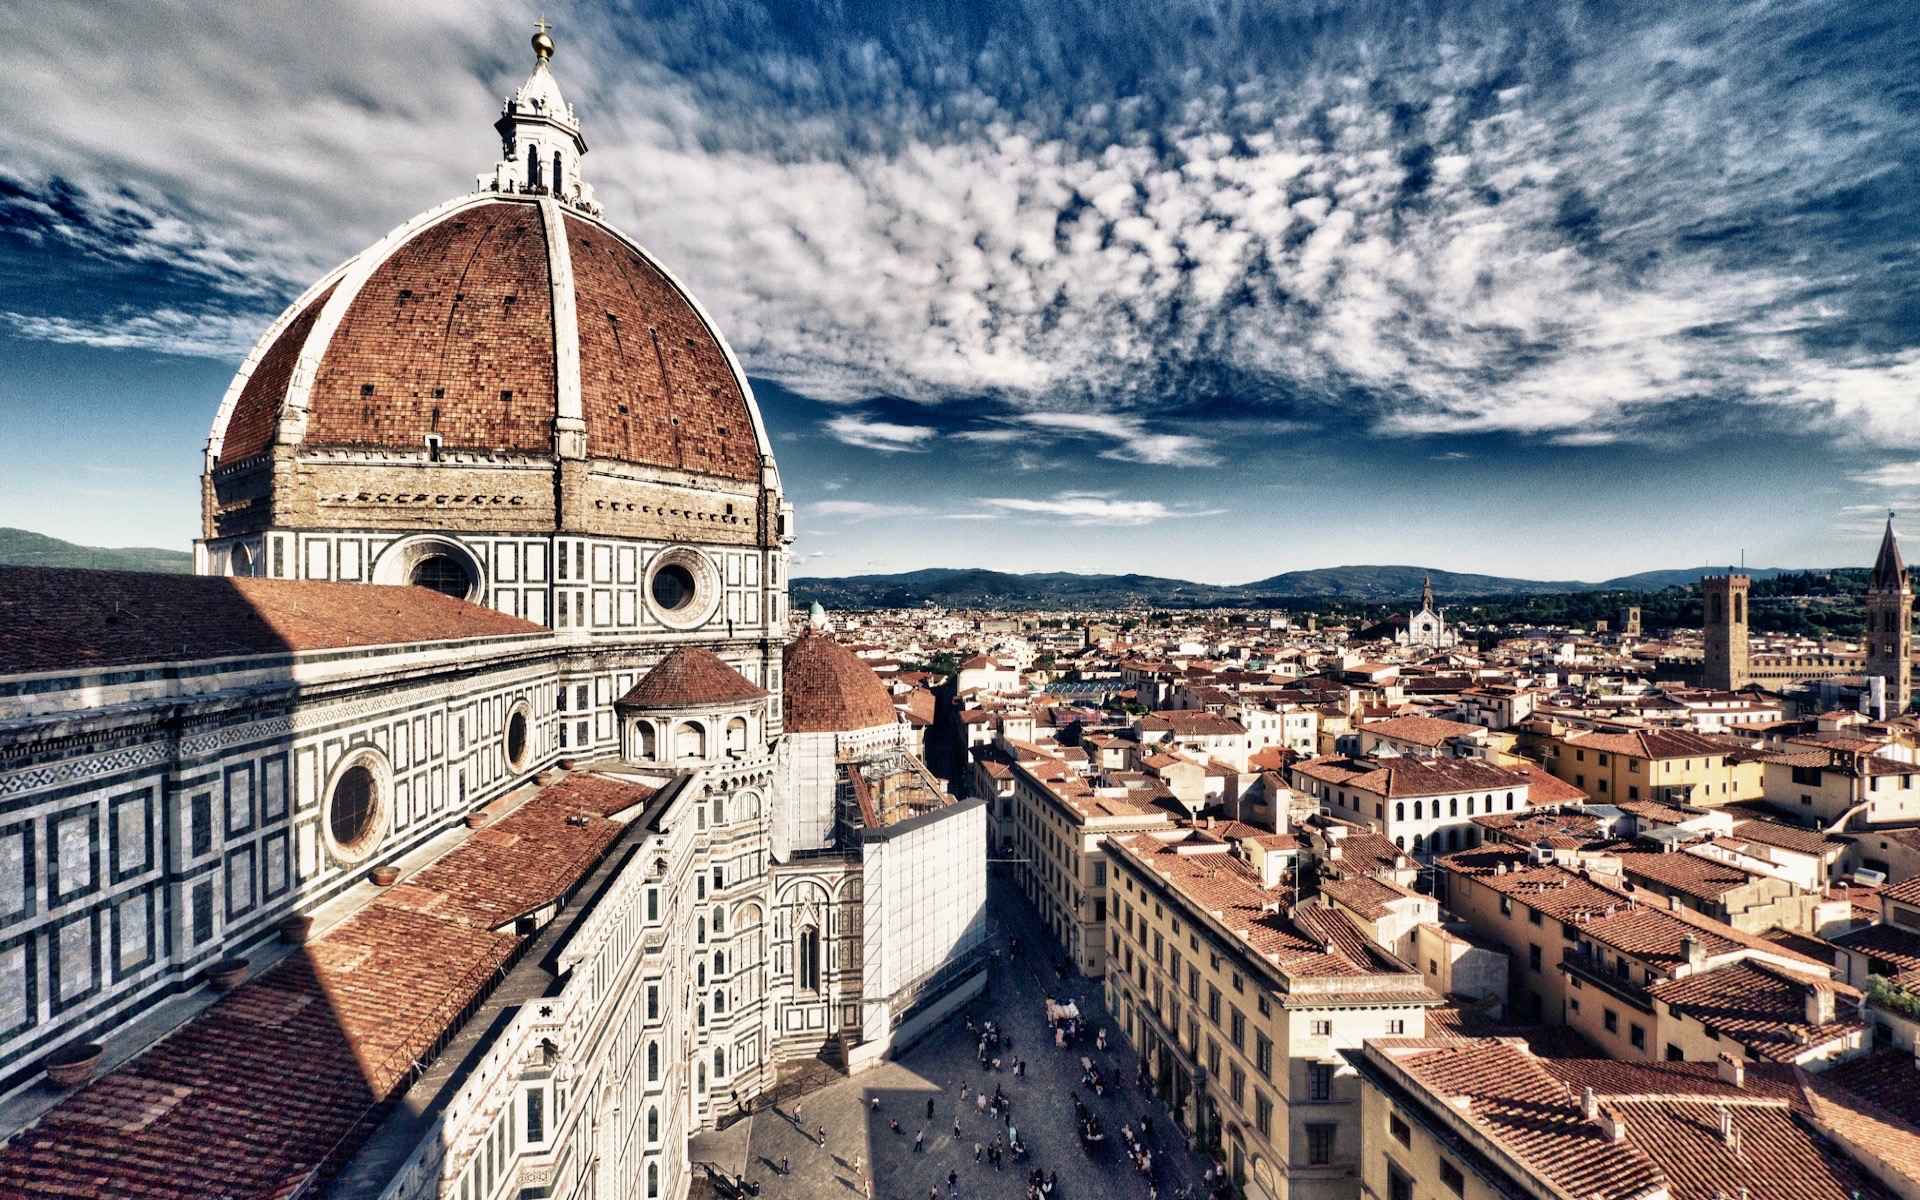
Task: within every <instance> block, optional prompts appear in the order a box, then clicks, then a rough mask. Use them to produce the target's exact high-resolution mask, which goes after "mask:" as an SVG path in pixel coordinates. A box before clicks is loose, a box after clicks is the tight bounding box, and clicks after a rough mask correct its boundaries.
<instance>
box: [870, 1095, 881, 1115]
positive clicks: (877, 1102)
mask: <svg viewBox="0 0 1920 1200" xmlns="http://www.w3.org/2000/svg"><path fill="white" fill-rule="evenodd" d="M872 1111H874V1112H879V1111H880V1097H878V1096H875V1097H874V1098H873V1109H872Z"/></svg>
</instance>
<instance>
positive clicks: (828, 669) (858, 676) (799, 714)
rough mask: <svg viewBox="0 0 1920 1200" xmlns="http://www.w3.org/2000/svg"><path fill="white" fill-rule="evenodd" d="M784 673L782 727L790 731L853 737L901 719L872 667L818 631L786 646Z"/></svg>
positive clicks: (805, 632) (804, 633) (891, 698)
mask: <svg viewBox="0 0 1920 1200" xmlns="http://www.w3.org/2000/svg"><path fill="white" fill-rule="evenodd" d="M784 669H785V672H786V673H785V686H784V688H783V689H782V691H783V695H782V700H783V704H784V709H783V712H782V714H781V725H782V726H783V727H784V728H785V729H786V731H787V732H788V733H852V732H854V731H855V730H861V729H872V728H874V727H876V726H880V725H892V724H895V723H896V722H897V721H898V720H899V715H898V713H897V712H896V711H895V710H894V707H893V697H892V696H891V695H890V694H889V693H888V692H887V685H886V684H884V683H881V682H880V677H879V676H878V675H875V674H874V673H873V668H872V667H869V666H868V665H867V664H866V663H864V662H861V661H860V656H859V655H857V654H855V653H854V652H853V651H851V650H849V649H847V648H846V647H845V646H842V645H841V644H840V643H839V642H836V641H834V640H833V639H832V638H830V637H828V636H827V635H826V634H824V633H821V632H820V631H819V630H817V629H813V628H809V629H807V630H805V631H803V632H802V633H801V634H800V636H799V637H797V638H795V639H794V640H793V641H792V642H790V643H788V644H787V649H786V654H785V658H784Z"/></svg>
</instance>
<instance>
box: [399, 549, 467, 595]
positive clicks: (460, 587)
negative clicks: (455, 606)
mask: <svg viewBox="0 0 1920 1200" xmlns="http://www.w3.org/2000/svg"><path fill="white" fill-rule="evenodd" d="M407 582H409V583H411V584H413V586H415V587H423V588H432V589H433V590H434V591H436V592H439V593H440V594H441V595H443V596H452V597H453V598H454V599H455V600H465V599H466V598H467V593H469V592H471V591H472V590H473V576H471V575H469V574H467V569H466V568H465V567H463V566H461V565H460V564H459V563H457V562H455V561H454V560H453V559H452V558H450V557H448V556H447V555H445V554H429V555H427V557H425V558H423V559H421V560H420V561H419V562H417V563H415V564H413V573H412V574H411V575H410V576H409V577H408V579H407Z"/></svg>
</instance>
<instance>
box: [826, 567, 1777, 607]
mask: <svg viewBox="0 0 1920 1200" xmlns="http://www.w3.org/2000/svg"><path fill="white" fill-rule="evenodd" d="M1727 569H1728V568H1726V567H1692V568H1687V569H1684V570H1664V571H1642V572H1640V573H1639V574H1637V575H1623V576H1620V577H1619V578H1616V579H1606V580H1602V581H1600V582H1598V583H1586V582H1582V581H1579V580H1539V579H1517V578H1513V577H1510V576H1505V575H1475V574H1470V573H1463V572H1458V571H1441V570H1431V569H1429V568H1426V567H1408V566H1350V567H1323V568H1318V569H1315V570H1310V571H1288V572H1285V573H1283V574H1280V575H1274V576H1271V577H1269V578H1266V579H1259V580H1255V581H1254V582H1252V583H1247V584H1209V583H1192V582H1190V581H1188V580H1184V579H1166V578H1162V577H1160V576H1155V575H1073V574H1068V573H1066V572H1044V573H1036V574H1031V575H1018V574H1013V573H1010V572H1006V571H988V570H982V569H978V568H974V569H963V568H953V567H935V568H930V569H928V570H922V571H907V572H903V573H901V574H897V575H847V576H842V577H840V578H837V579H825V578H804V579H795V580H794V581H793V583H792V592H793V600H794V603H795V604H802V605H804V604H812V603H813V602H815V601H819V602H820V603H821V604H823V605H825V606H826V607H828V608H910V607H913V606H916V605H920V604H929V603H931V604H937V605H940V606H943V607H947V608H1061V609H1074V608H1132V607H1147V608H1210V607H1216V606H1218V607H1230V606H1236V605H1252V604H1257V603H1259V602H1261V601H1287V600H1337V601H1355V602H1366V603H1380V602H1382V601H1391V600H1409V601H1411V600H1416V599H1418V598H1419V595H1420V585H1421V581H1422V580H1423V579H1425V578H1426V577H1427V576H1428V575H1429V574H1431V575H1432V577H1433V590H1434V592H1435V594H1436V595H1437V596H1438V598H1439V600H1440V602H1441V604H1442V605H1443V606H1444V605H1445V604H1446V603H1447V602H1448V601H1449V600H1453V601H1458V600H1460V599H1463V598H1465V597H1469V596H1472V597H1487V596H1537V595H1556V594H1557V595H1564V594H1569V593H1574V592H1657V591H1661V590H1663V589H1665V588H1669V587H1684V586H1687V585H1689V584H1692V583H1695V582H1697V581H1698V580H1699V578H1700V577H1701V576H1702V575H1706V574H1710V573H1717V572H1725V571H1726V570H1727ZM1806 569H1808V568H1797V567H1793V568H1788V567H1749V568H1747V574H1749V575H1752V576H1753V577H1754V578H1755V579H1771V578H1773V577H1774V576H1776V575H1785V574H1793V573H1795V572H1797V571H1801V570H1806Z"/></svg>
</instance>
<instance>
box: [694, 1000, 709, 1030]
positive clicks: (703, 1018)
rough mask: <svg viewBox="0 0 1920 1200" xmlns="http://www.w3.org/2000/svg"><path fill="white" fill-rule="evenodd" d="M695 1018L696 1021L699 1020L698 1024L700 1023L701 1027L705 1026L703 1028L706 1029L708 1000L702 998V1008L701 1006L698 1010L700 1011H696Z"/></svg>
mask: <svg viewBox="0 0 1920 1200" xmlns="http://www.w3.org/2000/svg"><path fill="white" fill-rule="evenodd" d="M695 1019H696V1021H697V1022H698V1024H699V1025H700V1026H701V1028H703V1029H704V1028H705V1027H706V1024H707V1002H706V1001H705V1000H702V1001H701V1002H700V1008H699V1010H698V1012H696V1013H695Z"/></svg>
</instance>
